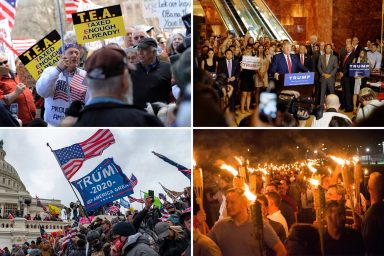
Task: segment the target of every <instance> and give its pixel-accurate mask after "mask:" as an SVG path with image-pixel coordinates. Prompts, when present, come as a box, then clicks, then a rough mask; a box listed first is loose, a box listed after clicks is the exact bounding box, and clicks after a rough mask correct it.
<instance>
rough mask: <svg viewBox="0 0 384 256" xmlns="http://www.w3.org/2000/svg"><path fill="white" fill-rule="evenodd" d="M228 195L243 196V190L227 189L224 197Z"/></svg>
mask: <svg viewBox="0 0 384 256" xmlns="http://www.w3.org/2000/svg"><path fill="white" fill-rule="evenodd" d="M228 193H235V194H237V195H239V196H243V195H244V190H242V189H240V188H229V189H227V191H225V195H227V194H228Z"/></svg>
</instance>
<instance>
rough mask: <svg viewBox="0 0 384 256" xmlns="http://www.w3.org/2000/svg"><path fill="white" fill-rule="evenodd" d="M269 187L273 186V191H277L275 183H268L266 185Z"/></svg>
mask: <svg viewBox="0 0 384 256" xmlns="http://www.w3.org/2000/svg"><path fill="white" fill-rule="evenodd" d="M269 186H274V187H275V189H276V190H277V185H276V183H273V182H271V183H269V184H268V185H267V187H269Z"/></svg>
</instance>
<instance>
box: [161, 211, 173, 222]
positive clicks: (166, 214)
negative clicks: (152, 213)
mask: <svg viewBox="0 0 384 256" xmlns="http://www.w3.org/2000/svg"><path fill="white" fill-rule="evenodd" d="M160 213H161V218H159V221H161V222H166V221H167V220H168V218H169V216H171V214H170V213H169V212H168V211H167V209H165V208H164V207H163V208H161V210H160Z"/></svg>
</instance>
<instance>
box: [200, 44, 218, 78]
mask: <svg viewBox="0 0 384 256" xmlns="http://www.w3.org/2000/svg"><path fill="white" fill-rule="evenodd" d="M216 68H217V61H216V58H215V53H214V51H213V49H212V48H210V49H209V50H208V54H207V58H206V59H203V61H202V62H201V69H203V70H205V71H207V72H209V73H211V74H212V75H213V74H216Z"/></svg>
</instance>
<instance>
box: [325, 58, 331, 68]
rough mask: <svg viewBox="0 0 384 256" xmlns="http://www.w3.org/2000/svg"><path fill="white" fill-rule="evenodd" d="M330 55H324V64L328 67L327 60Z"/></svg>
mask: <svg viewBox="0 0 384 256" xmlns="http://www.w3.org/2000/svg"><path fill="white" fill-rule="evenodd" d="M329 58H330V56H328V55H326V56H325V66H326V67H328V62H329Z"/></svg>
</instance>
